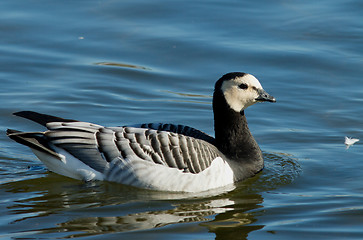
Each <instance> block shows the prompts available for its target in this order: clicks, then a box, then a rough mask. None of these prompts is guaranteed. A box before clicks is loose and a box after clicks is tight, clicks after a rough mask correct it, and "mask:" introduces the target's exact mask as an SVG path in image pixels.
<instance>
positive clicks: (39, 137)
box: [6, 129, 61, 160]
mask: <svg viewBox="0 0 363 240" xmlns="http://www.w3.org/2000/svg"><path fill="white" fill-rule="evenodd" d="M6 135H7V136H8V137H9V138H11V139H13V140H14V141H16V142H18V143H20V144H24V145H25V146H28V147H30V148H31V149H35V150H38V151H40V152H44V153H46V154H50V155H52V156H54V157H55V158H57V159H59V160H61V158H60V156H59V154H57V153H56V152H54V151H53V150H52V149H50V147H49V145H48V144H47V141H46V140H45V139H44V138H45V136H44V133H43V132H20V131H17V130H14V129H8V130H7V131H6Z"/></svg>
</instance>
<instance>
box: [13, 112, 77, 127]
mask: <svg viewBox="0 0 363 240" xmlns="http://www.w3.org/2000/svg"><path fill="white" fill-rule="evenodd" d="M13 114H14V115H15V116H19V117H23V118H26V119H29V120H32V121H34V122H36V123H39V124H40V125H43V126H46V124H47V123H49V122H78V121H77V120H73V119H66V118H60V117H55V116H52V115H47V114H42V113H37V112H33V111H21V112H16V113H13Z"/></svg>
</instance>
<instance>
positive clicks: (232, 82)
mask: <svg viewBox="0 0 363 240" xmlns="http://www.w3.org/2000/svg"><path fill="white" fill-rule="evenodd" d="M214 94H215V95H222V96H223V97H224V99H225V101H226V103H227V105H228V106H229V107H230V108H231V109H232V110H234V111H236V112H242V111H243V110H245V109H246V108H247V107H249V106H251V105H253V104H255V103H258V102H276V99H275V98H274V97H273V96H271V95H270V94H268V93H267V92H266V91H265V90H264V89H263V88H262V86H261V84H260V82H259V81H258V80H257V78H255V77H254V76H253V75H251V74H248V73H241V72H232V73H227V74H225V75H224V76H222V77H221V78H220V79H219V80H218V81H217V82H216V85H215V92H214Z"/></svg>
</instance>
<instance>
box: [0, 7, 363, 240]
mask: <svg viewBox="0 0 363 240" xmlns="http://www.w3.org/2000/svg"><path fill="white" fill-rule="evenodd" d="M362 11H363V3H362V2H361V1H357V0H350V1H342V0H329V1H326V0H325V1H311V0H308V1H296V0H292V1H282V0H281V1H264V0H259V1H233V0H228V1H203V0H196V1H185V0H183V1H178V0H176V1H165V0H156V1H152V2H151V1H111V0H108V1H45V0H44V1H10V0H4V1H1V2H0V31H1V37H0V83H1V88H0V102H1V103H2V104H1V106H0V193H1V194H0V238H2V239H24V238H27V239H42V238H43V239H52V238H57V239H58V238H60V239H62V238H70V237H75V238H80V239H99V238H102V239H103V238H105V239H120V238H121V239H123V238H125V239H127V238H131V237H133V238H135V239H247V238H248V239H279V240H281V239H292V238H294V239H321V238H327V239H362V238H363V228H362V226H363V186H362V182H363V174H362V170H361V169H362V167H363V163H362V159H363V154H362V144H361V142H357V143H356V144H355V145H353V146H351V147H350V148H349V149H346V148H345V145H344V137H345V136H349V137H354V138H360V139H363V131H362V129H363V124H362V119H363V111H362V110H361V106H362V103H363V97H362V96H363V81H362V75H363V61H362V60H363V41H362V39H363V21H362V20H363V19H362V14H361V13H362ZM231 71H244V72H248V73H252V74H254V75H255V76H256V77H257V78H258V79H259V80H260V82H261V83H262V85H263V87H264V88H265V89H266V90H267V92H269V93H270V94H272V95H273V96H274V97H276V99H277V103H275V104H267V103H266V104H257V105H254V106H252V107H250V108H249V109H247V111H246V114H247V119H248V122H249V126H250V129H251V131H252V133H253V135H254V136H255V138H256V140H257V141H258V143H259V144H260V147H261V149H262V150H263V152H264V156H265V160H266V167H265V170H264V171H263V172H262V173H260V174H259V175H257V176H256V177H254V178H252V179H249V180H247V181H244V182H241V183H238V184H236V188H235V189H234V190H232V191H228V190H226V191H225V192H222V193H218V194H211V195H208V196H190V195H186V194H185V195H184V194H168V193H159V192H154V191H145V190H138V189H134V188H130V187H126V186H121V185H117V184H112V183H100V182H94V183H84V182H81V181H76V180H71V179H68V178H66V177H62V176H58V175H56V174H53V173H50V172H48V171H47V169H46V168H45V167H44V166H43V165H42V164H41V163H40V162H39V161H38V160H37V159H36V157H35V156H34V155H33V154H32V153H31V152H30V150H28V149H27V148H26V147H23V146H21V145H19V144H17V143H15V142H13V141H11V140H10V139H8V138H7V137H6V135H5V131H6V129H7V128H13V129H19V130H25V131H34V130H41V129H42V128H41V126H38V125H36V124H34V123H30V122H29V121H26V120H24V119H19V118H16V117H14V116H12V115H11V113H12V112H16V111H19V110H33V111H39V112H42V113H47V114H53V115H58V116H60V117H64V118H73V119H78V120H82V121H89V122H94V123H97V124H102V125H106V126H118V125H127V124H134V123H143V122H166V123H169V122H171V123H178V124H186V125H190V126H193V127H195V128H198V129H200V130H202V131H205V132H207V133H209V134H212V135H213V114H212V106H211V100H212V98H211V96H212V92H213V86H214V82H215V81H216V80H217V79H218V78H219V77H220V76H221V75H223V74H224V73H226V72H231ZM361 141H363V140H361Z"/></svg>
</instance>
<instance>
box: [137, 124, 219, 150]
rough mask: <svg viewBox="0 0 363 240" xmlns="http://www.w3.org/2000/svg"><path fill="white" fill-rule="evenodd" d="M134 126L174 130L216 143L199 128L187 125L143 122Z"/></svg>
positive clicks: (167, 130)
mask: <svg viewBox="0 0 363 240" xmlns="http://www.w3.org/2000/svg"><path fill="white" fill-rule="evenodd" d="M132 127H136V128H148V129H154V130H159V131H166V132H173V133H178V134H183V135H185V136H190V137H193V138H198V139H201V140H204V141H206V142H209V143H210V144H213V145H214V138H213V137H212V136H210V135H208V134H206V133H204V132H202V131H200V130H198V129H195V128H192V127H189V126H185V125H180V124H179V125H176V124H170V123H143V124H137V125H133V126H132Z"/></svg>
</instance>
